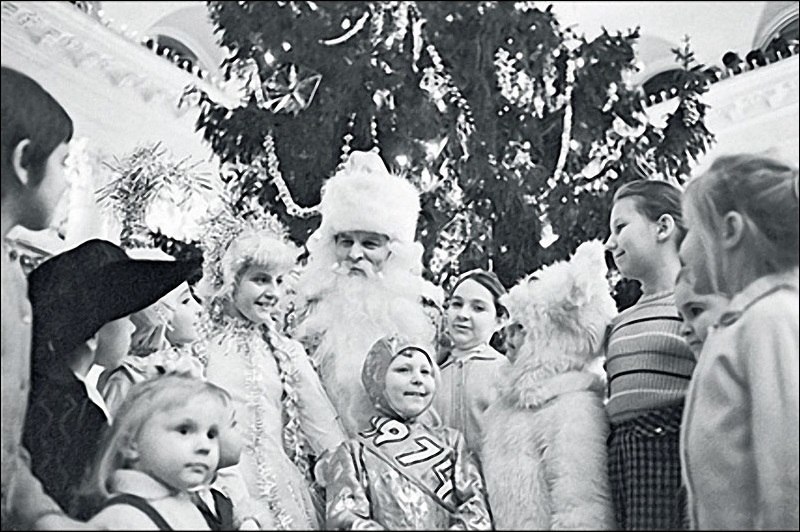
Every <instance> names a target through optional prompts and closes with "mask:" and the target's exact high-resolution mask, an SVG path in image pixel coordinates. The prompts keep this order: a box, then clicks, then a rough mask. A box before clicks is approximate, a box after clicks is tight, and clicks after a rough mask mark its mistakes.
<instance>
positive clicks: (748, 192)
mask: <svg viewBox="0 0 800 532" xmlns="http://www.w3.org/2000/svg"><path fill="white" fill-rule="evenodd" d="M797 188H798V170H797V168H796V167H793V166H790V165H788V164H785V163H783V162H781V161H778V160H777V159H774V158H771V157H767V156H763V155H751V154H737V155H726V156H722V157H719V158H718V159H716V160H715V161H714V163H713V164H712V165H711V167H710V168H709V169H708V171H707V172H705V173H704V174H703V175H701V176H699V177H697V178H696V179H693V180H692V181H691V182H690V183H689V185H688V187H687V188H686V197H685V201H686V202H687V204H688V205H690V206H691V207H693V208H694V212H697V213H698V214H697V215H698V218H699V222H700V225H702V227H697V228H694V227H693V228H692V229H693V230H695V229H697V230H700V231H704V232H706V233H708V235H709V236H710V237H712V238H713V237H714V235H715V234H716V233H717V232H718V231H719V230H720V229H719V219H720V218H721V217H722V216H724V215H725V214H726V213H728V212H731V211H736V212H738V213H740V214H741V215H742V216H744V217H745V218H746V219H747V220H748V221H749V222H750V223H749V224H748V229H749V231H748V239H749V245H750V246H751V250H752V253H751V256H752V257H753V259H754V260H755V261H758V271H759V272H760V274H761V275H765V274H769V273H776V272H779V271H783V270H785V269H787V268H791V267H794V266H797V264H798V262H799V260H798V256H799V255H800V251H798V246H800V243H798V239H799V238H800V234H798V233H799V231H800V228H799V227H798V225H800V224H798V213H799V212H800V208H799V207H798V190H797ZM709 251H710V250H709Z"/></svg>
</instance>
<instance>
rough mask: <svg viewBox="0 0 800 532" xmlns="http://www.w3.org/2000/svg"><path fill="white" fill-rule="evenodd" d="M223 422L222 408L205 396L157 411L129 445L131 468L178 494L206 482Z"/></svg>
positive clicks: (215, 459) (212, 468) (216, 459)
mask: <svg viewBox="0 0 800 532" xmlns="http://www.w3.org/2000/svg"><path fill="white" fill-rule="evenodd" d="M227 421H228V417H227V409H226V408H225V405H223V404H222V401H221V400H219V399H218V398H216V397H212V396H210V395H208V394H203V395H200V396H197V397H193V398H192V399H191V400H190V401H189V402H188V403H186V404H184V405H181V406H177V407H174V408H170V409H169V410H162V411H157V412H155V413H154V414H153V415H152V417H150V419H148V420H147V421H146V422H145V423H144V425H143V426H142V428H141V430H140V431H139V434H138V436H137V437H136V440H135V442H134V443H133V450H134V452H135V453H136V456H137V458H138V459H137V460H136V461H135V462H134V464H133V468H134V469H136V470H137V471H141V472H143V473H147V474H148V475H150V476H152V477H153V478H156V479H158V480H160V481H161V482H163V483H165V484H167V485H168V486H170V487H172V488H174V489H176V490H180V491H186V490H189V489H192V488H195V487H197V486H199V485H201V484H204V483H207V482H209V481H210V480H211V478H212V477H213V475H214V472H215V471H216V469H217V465H218V464H219V433H220V425H221V424H222V423H224V422H227Z"/></svg>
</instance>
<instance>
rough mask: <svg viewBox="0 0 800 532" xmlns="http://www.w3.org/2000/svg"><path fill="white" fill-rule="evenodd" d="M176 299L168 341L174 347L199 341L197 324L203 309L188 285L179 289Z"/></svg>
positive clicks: (183, 285)
mask: <svg viewBox="0 0 800 532" xmlns="http://www.w3.org/2000/svg"><path fill="white" fill-rule="evenodd" d="M176 291H177V294H176V297H175V298H174V299H173V300H172V303H173V304H174V305H175V309H174V311H173V314H172V320H171V321H170V327H169V328H168V329H167V339H168V340H169V341H170V343H172V344H173V345H184V344H188V343H191V342H194V341H195V340H197V331H196V330H195V323H196V321H197V318H198V317H199V316H200V310H201V309H202V307H201V306H200V303H198V302H197V301H196V300H195V298H194V297H192V292H191V290H189V285H188V284H187V283H182V284H181V285H180V286H179V287H178V288H177V289H176Z"/></svg>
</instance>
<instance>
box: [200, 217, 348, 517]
mask: <svg viewBox="0 0 800 532" xmlns="http://www.w3.org/2000/svg"><path fill="white" fill-rule="evenodd" d="M201 242H202V244H201V245H202V246H203V250H204V264H203V279H202V280H201V281H200V286H199V292H200V293H201V296H202V298H203V305H204V311H205V312H204V313H205V315H206V317H207V320H203V322H201V326H200V328H201V331H203V332H202V333H201V336H203V337H204V338H205V347H204V349H202V350H201V351H203V352H202V353H201V358H202V359H203V362H204V364H205V374H206V378H207V379H208V380H209V381H211V382H213V383H215V384H217V385H219V386H221V387H222V388H224V389H226V390H227V391H228V392H229V393H230V394H231V396H232V397H233V400H234V403H235V404H236V411H237V413H236V416H237V420H236V422H237V426H238V427H239V430H240V432H241V435H242V436H243V438H244V440H245V442H246V443H245V450H244V452H243V453H242V457H241V461H240V463H239V464H238V465H236V466H233V467H231V468H227V469H224V470H221V471H220V472H219V475H218V482H219V483H220V484H221V487H223V488H224V485H225V483H226V481H230V482H235V481H236V480H237V479H238V480H243V481H244V484H245V485H246V487H247V492H248V497H249V498H250V499H251V500H248V501H247V502H246V504H248V506H251V507H252V505H251V503H252V499H255V502H256V503H257V505H256V506H258V505H260V507H261V508H262V511H261V512H260V513H259V515H256V516H255V517H256V520H257V521H258V524H259V526H260V528H261V529H279V530H293V529H306V530H308V529H318V528H319V527H320V515H321V510H322V508H318V507H317V506H315V500H314V498H313V497H312V493H313V488H312V485H313V479H312V476H313V475H312V464H311V457H312V456H316V457H321V456H323V455H325V456H327V453H326V451H328V450H331V451H332V450H333V449H335V448H336V447H337V446H338V445H339V444H340V443H341V442H342V441H344V433H343V431H342V428H341V427H340V426H339V424H338V421H337V418H336V412H335V411H334V409H333V406H332V405H331V403H330V401H329V400H328V397H327V396H326V394H325V392H324V390H323V388H322V385H321V384H320V382H319V379H318V377H317V374H316V373H315V371H314V369H313V367H312V366H311V363H310V361H309V358H308V356H307V355H306V352H305V350H304V349H303V347H302V346H301V345H300V344H299V343H298V342H296V341H293V340H290V339H288V338H287V337H285V336H283V335H282V334H281V333H280V332H279V330H280V328H279V326H278V325H277V323H279V320H280V319H281V316H282V314H283V313H284V312H285V309H284V308H283V307H284V300H283V299H284V298H282V295H283V290H284V287H283V286H282V283H283V278H284V276H287V275H288V274H289V273H290V270H291V269H292V268H293V267H294V264H295V258H296V257H297V254H298V250H297V248H296V247H295V246H294V245H293V244H291V243H290V242H289V241H288V240H287V238H286V231H285V229H284V228H283V226H282V225H281V224H280V222H279V221H278V220H277V219H276V218H275V217H274V216H272V215H271V214H268V213H264V212H263V211H260V212H259V211H258V210H255V211H254V212H253V213H251V216H249V217H247V218H244V217H239V216H236V215H234V214H233V213H232V211H230V210H229V209H225V210H223V212H222V213H220V214H218V215H216V216H215V217H214V218H212V219H211V220H210V222H209V223H208V230H207V231H206V234H205V237H204V238H203V240H202V241H201ZM231 493H233V491H232V490H231ZM232 498H233V497H232ZM233 503H234V507H236V504H237V501H236V500H234V501H233ZM244 503H245V502H243V504H244Z"/></svg>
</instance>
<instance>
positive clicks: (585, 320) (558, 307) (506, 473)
mask: <svg viewBox="0 0 800 532" xmlns="http://www.w3.org/2000/svg"><path fill="white" fill-rule="evenodd" d="M603 253H604V250H603V245H602V244H601V243H600V242H597V241H593V242H586V243H584V244H581V245H580V246H579V247H578V249H577V251H576V252H575V255H574V256H573V257H572V259H571V260H570V261H569V262H565V261H562V262H557V263H555V264H553V265H551V266H547V267H545V268H543V269H542V270H539V271H537V272H536V273H535V274H534V275H532V276H531V277H530V278H528V279H523V280H522V281H521V282H520V283H518V284H517V285H516V286H514V287H513V288H512V289H511V290H510V291H509V293H508V294H507V295H506V296H503V302H504V303H505V304H506V306H507V308H508V309H509V311H510V313H511V317H512V319H513V320H514V321H516V322H517V323H519V324H520V325H522V331H524V335H525V340H524V342H523V343H522V345H521V346H520V348H519V350H518V352H517V357H516V359H515V360H514V363H513V364H512V366H511V367H510V368H509V370H508V372H507V374H506V375H505V376H504V379H503V382H502V384H501V385H500V386H501V393H500V399H498V400H497V402H496V403H494V404H493V405H491V406H490V407H489V409H488V410H486V412H485V414H484V416H485V417H484V441H483V446H482V461H483V473H484V477H485V479H486V488H487V491H488V494H489V504H490V505H491V508H492V514H493V517H494V521H495V526H496V527H497V528H498V529H518V530H547V529H584V530H586V529H593V530H602V529H613V528H614V519H613V516H614V512H613V508H612V503H611V490H610V487H609V482H608V472H607V451H606V438H607V437H608V433H609V424H608V418H607V417H606V412H605V409H604V407H603V388H604V385H603V380H602V378H601V377H600V376H599V375H597V374H594V373H592V372H590V371H588V370H587V369H585V368H586V367H587V366H588V365H589V364H590V363H591V361H592V359H594V358H595V356H596V354H597V353H598V352H599V351H600V347H601V346H602V342H603V338H604V336H605V330H606V328H607V326H608V324H609V323H610V321H611V319H612V318H613V316H614V315H615V314H616V308H615V305H614V300H613V299H612V298H611V296H610V295H609V289H608V283H607V282H606V279H605V273H606V266H605V259H604V256H603Z"/></svg>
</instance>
